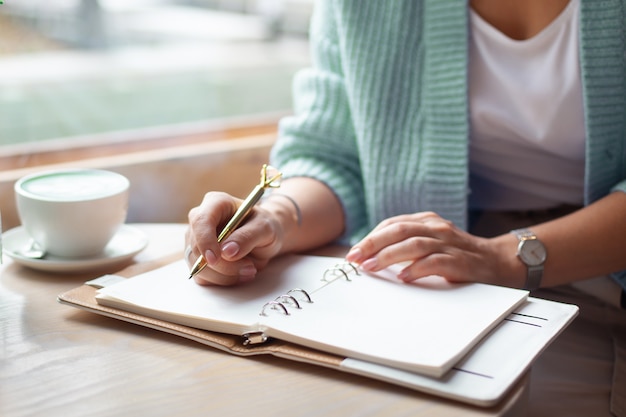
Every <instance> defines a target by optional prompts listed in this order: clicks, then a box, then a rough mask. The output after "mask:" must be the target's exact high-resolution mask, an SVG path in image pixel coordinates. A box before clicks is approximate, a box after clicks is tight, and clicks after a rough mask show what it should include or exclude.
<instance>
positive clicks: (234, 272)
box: [184, 246, 257, 286]
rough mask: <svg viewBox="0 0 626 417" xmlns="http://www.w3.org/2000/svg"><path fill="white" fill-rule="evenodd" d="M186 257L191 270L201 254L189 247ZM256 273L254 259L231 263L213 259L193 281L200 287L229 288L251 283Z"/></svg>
mask: <svg viewBox="0 0 626 417" xmlns="http://www.w3.org/2000/svg"><path fill="white" fill-rule="evenodd" d="M184 257H185V261H186V262H187V265H188V266H189V268H190V269H191V268H192V266H193V265H194V264H195V262H196V261H197V260H198V258H199V257H200V252H199V251H198V250H197V248H195V249H194V247H192V246H187V247H186V249H185V254H184ZM205 259H206V258H205ZM256 273H257V267H256V266H255V264H254V261H253V260H252V259H242V260H240V261H236V262H229V261H226V260H224V259H221V258H213V259H208V260H207V266H206V267H205V268H204V269H202V271H200V272H199V273H198V274H197V275H194V277H193V279H194V280H195V281H196V283H198V284H200V285H221V286H229V285H236V284H241V283H246V282H249V281H251V280H253V279H254V278H255V276H256Z"/></svg>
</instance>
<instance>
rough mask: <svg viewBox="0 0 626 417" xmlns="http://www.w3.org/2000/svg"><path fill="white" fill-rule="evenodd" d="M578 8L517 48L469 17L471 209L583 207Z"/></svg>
mask: <svg viewBox="0 0 626 417" xmlns="http://www.w3.org/2000/svg"><path fill="white" fill-rule="evenodd" d="M578 9H579V0H571V1H570V3H569V4H568V6H567V7H566V8H565V9H564V10H563V12H561V14H560V15H559V16H558V17H557V18H556V19H555V20H554V21H553V22H552V23H550V24H549V25H548V26H547V27H546V28H544V29H543V30H542V31H541V32H540V33H538V34H537V35H535V36H533V37H532V38H530V39H527V40H522V41H518V40H514V39H511V38H509V37H507V36H506V35H504V34H503V33H502V32H500V31H499V30H497V29H496V28H494V27H493V26H491V25H490V24H489V23H487V22H486V21H485V20H483V19H482V18H481V17H480V16H479V15H478V14H477V13H475V12H473V11H470V26H471V36H470V38H471V40H470V67H469V81H470V84H469V105H470V121H471V136H470V189H471V193H470V198H469V205H470V208H477V209H491V210H530V209H541V208H548V207H553V206H557V205H559V204H564V203H567V204H582V202H583V186H584V158H585V126H584V118H583V101H582V87H581V79H580V71H579V60H578Z"/></svg>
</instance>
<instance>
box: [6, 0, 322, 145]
mask: <svg viewBox="0 0 626 417" xmlns="http://www.w3.org/2000/svg"><path fill="white" fill-rule="evenodd" d="M312 2H313V0H132V1H128V0H13V1H12V0H5V1H4V4H3V5H2V6H0V145H7V144H16V143H26V142H36V141H42V140H48V139H54V138H63V137H68V136H82V135H86V134H93V133H101V132H111V131H119V130H127V129H135V128H141V127H154V126H159V125H170V124H179V123H185V122H191V121H199V120H207V119H217V118H232V117H237V116H252V115H257V116H258V115H263V114H270V113H275V112H283V111H285V110H289V109H290V107H291V93H290V82H291V78H292V76H293V73H294V71H295V70H297V69H298V68H300V67H302V66H304V65H306V63H307V60H308V51H307V45H306V34H307V28H308V20H309V15H310V11H311V8H312Z"/></svg>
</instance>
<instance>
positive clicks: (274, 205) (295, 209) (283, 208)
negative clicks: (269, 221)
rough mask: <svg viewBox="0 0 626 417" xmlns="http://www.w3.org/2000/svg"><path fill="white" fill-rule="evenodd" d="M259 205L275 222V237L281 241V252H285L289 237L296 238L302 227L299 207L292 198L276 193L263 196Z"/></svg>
mask: <svg viewBox="0 0 626 417" xmlns="http://www.w3.org/2000/svg"><path fill="white" fill-rule="evenodd" d="M260 205H261V207H263V208H264V209H265V210H267V211H268V212H269V213H270V215H271V216H272V217H273V218H274V219H275V220H276V224H277V227H278V228H279V231H277V235H278V236H280V240H281V243H280V244H281V247H282V250H281V252H286V251H287V250H288V249H286V248H288V247H289V244H288V242H289V240H290V237H293V236H297V235H298V232H299V229H300V227H301V225H302V212H301V210H300V206H299V205H298V203H297V202H296V200H295V199H294V198H293V197H291V196H288V195H287V194H282V193H277V192H272V193H269V194H267V195H265V196H264V197H263V199H262V200H261V202H260Z"/></svg>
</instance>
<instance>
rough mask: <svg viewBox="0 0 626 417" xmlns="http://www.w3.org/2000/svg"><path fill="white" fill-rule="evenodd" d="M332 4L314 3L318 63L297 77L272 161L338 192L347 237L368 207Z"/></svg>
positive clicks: (313, 28) (314, 46)
mask: <svg viewBox="0 0 626 417" xmlns="http://www.w3.org/2000/svg"><path fill="white" fill-rule="evenodd" d="M333 9H334V5H333V2H332V1H330V0H329V1H326V0H322V1H317V2H316V4H315V10H314V14H313V18H312V22H311V30H310V39H311V43H310V44H311V48H312V54H313V56H312V61H313V64H312V67H311V68H308V69H305V70H302V71H300V72H299V73H298V74H297V75H296V77H295V79H294V86H293V90H294V115H293V116H291V117H287V118H285V119H283V120H282V121H281V122H280V124H279V138H278V140H277V143H276V144H275V146H274V147H273V149H272V153H271V163H272V164H273V165H274V166H276V167H278V168H279V169H280V170H281V171H282V172H283V174H284V176H285V178H289V177H297V176H304V177H310V178H315V179H317V180H319V181H321V182H323V183H325V184H326V185H327V186H328V187H329V188H330V189H331V190H332V191H333V192H334V193H335V194H336V195H337V197H338V198H339V200H340V202H341V204H342V206H343V210H344V213H346V216H345V218H346V222H347V224H346V227H345V233H344V236H345V238H344V241H345V239H347V237H349V236H351V235H353V234H354V231H355V230H357V229H359V228H362V227H363V226H364V224H365V223H366V215H365V211H366V210H365V204H364V201H363V199H364V197H363V182H362V176H361V167H360V164H359V159H358V152H357V149H356V142H355V133H354V128H353V125H352V116H351V112H350V105H349V102H348V95H347V92H346V86H345V83H344V73H343V71H342V59H343V57H342V54H341V50H342V48H340V45H339V37H338V30H339V28H338V27H337V26H336V20H335V16H334V10H333Z"/></svg>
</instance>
